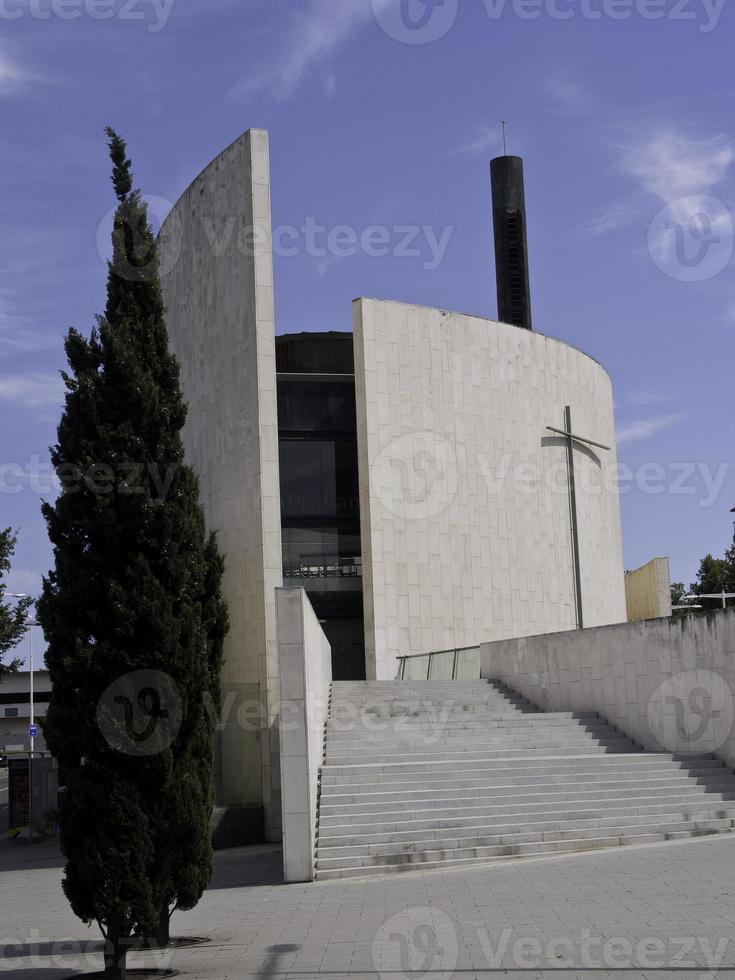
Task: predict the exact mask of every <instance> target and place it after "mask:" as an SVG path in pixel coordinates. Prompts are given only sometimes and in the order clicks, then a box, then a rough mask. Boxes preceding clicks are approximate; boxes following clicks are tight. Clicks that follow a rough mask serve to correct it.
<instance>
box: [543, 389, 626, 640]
mask: <svg viewBox="0 0 735 980" xmlns="http://www.w3.org/2000/svg"><path fill="white" fill-rule="evenodd" d="M546 428H547V429H548V431H549V432H553V433H555V434H556V435H558V436H563V437H564V439H565V440H566V444H567V472H568V474H569V510H570V515H571V524H572V557H573V559H574V597H575V602H576V606H577V629H580V630H583V629H584V613H583V610H582V569H581V564H580V560H579V518H578V515H577V487H576V483H575V480H574V443H575V442H579V443H582V445H585V446H594V447H595V449H604V450H606V451H607V452H610V446H603V445H602V443H601V442H593V441H592V439H585V438H584V436H577V435H575V434H574V432H573V431H572V409H571V407H570V406H569V405H567V406H566V408H565V409H564V428H563V429H555V428H554V426H553V425H547V426H546Z"/></svg>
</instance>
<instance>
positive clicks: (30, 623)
mask: <svg viewBox="0 0 735 980" xmlns="http://www.w3.org/2000/svg"><path fill="white" fill-rule="evenodd" d="M8 595H9V596H11V597H12V598H13V599H27V598H28V595H27V593H25V592H10V593H8ZM40 625H41V624H40V623H39V622H38V620H35V619H26V621H25V627H26V629H27V631H28V636H29V640H30V656H29V663H28V666H29V680H30V699H31V714H30V720H29V723H28V739H29V743H30V751H29V753H28V843H29V844H33V753H34V752H35V749H36V706H35V697H34V694H35V692H34V689H33V627H34V626H40Z"/></svg>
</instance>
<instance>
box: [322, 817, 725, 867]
mask: <svg viewBox="0 0 735 980" xmlns="http://www.w3.org/2000/svg"><path fill="white" fill-rule="evenodd" d="M732 827H733V824H732V821H731V820H728V821H717V820H715V821H707V820H705V821H700V822H698V823H691V822H689V821H681V822H678V823H669V824H662V825H661V826H659V827H656V828H654V827H650V826H647V825H645V824H644V825H639V826H635V825H634V826H631V827H628V828H620V831H619V832H615V831H612V830H610V831H608V832H604V833H603V832H601V831H599V830H598V831H595V830H592V831H588V832H585V831H579V832H578V835H577V836H573V835H570V836H569V837H563V838H559V839H554V840H545V839H541V840H531V841H525V840H517V841H511V840H508V841H506V842H497V843H493V844H478V845H466V844H459V842H458V841H453V842H452V841H450V842H449V845H448V846H447V847H441V846H440V847H436V848H426V849H422V850H402V851H396V852H383V851H381V852H378V853H366V854H362V853H361V854H352V855H348V856H345V857H322V856H321V855H318V857H317V869H318V871H319V872H321V871H322V870H324V871H329V870H344V869H347V868H360V867H369V866H371V865H385V864H409V865H410V864H420V865H422V866H423V865H424V864H425V863H426V862H434V861H445V860H458V859H467V858H472V859H486V858H493V857H508V856H511V855H512V856H527V855H532V854H533V855H538V854H554V853H557V852H559V851H567V850H573V851H582V850H591V849H596V848H602V847H610V846H619V845H621V844H641V843H653V842H654V841H665V840H669V839H672V838H671V835H676V837H675V839H682V838H683V837H686V836H704V835H706V834H716V833H727V832H729V831H732Z"/></svg>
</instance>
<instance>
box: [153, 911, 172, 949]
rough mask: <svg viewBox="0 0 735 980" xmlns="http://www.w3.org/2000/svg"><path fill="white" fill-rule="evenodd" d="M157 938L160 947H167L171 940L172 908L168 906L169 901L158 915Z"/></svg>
mask: <svg viewBox="0 0 735 980" xmlns="http://www.w3.org/2000/svg"><path fill="white" fill-rule="evenodd" d="M155 939H156V946H158V948H159V949H165V948H166V947H167V946H168V944H169V943H170V942H171V910H170V909H169V907H168V902H167V903H166V904H165V905H164V907H163V908H162V909H161V914H160V916H159V917H158V929H157V930H156V936H155Z"/></svg>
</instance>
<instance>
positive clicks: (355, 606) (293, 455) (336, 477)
mask: <svg viewBox="0 0 735 980" xmlns="http://www.w3.org/2000/svg"><path fill="white" fill-rule="evenodd" d="M276 370H277V383H278V446H279V457H280V479H281V531H282V536H283V576H284V585H302V586H303V587H304V588H305V589H306V591H307V593H308V595H309V599H310V600H311V603H312V605H313V607H314V611H315V612H316V614H317V616H318V617H319V620H320V621H321V623H322V627H323V629H324V632H325V633H326V635H327V638H328V639H329V642H330V644H331V646H332V673H333V676H334V679H335V680H352V679H357V680H361V679H364V677H365V641H364V632H363V609H362V558H361V548H360V499H359V490H358V471H357V423H356V418H355V376H354V361H353V346H352V334H348V333H303V334H287V335H285V336H281V337H277V338H276Z"/></svg>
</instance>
